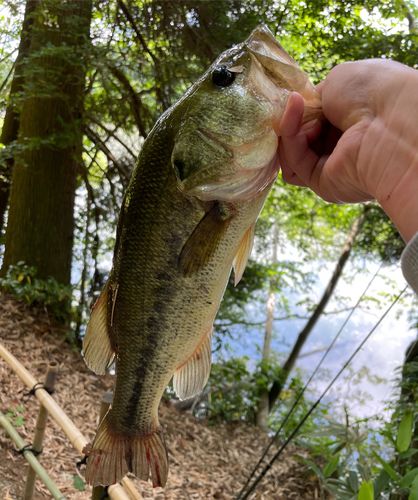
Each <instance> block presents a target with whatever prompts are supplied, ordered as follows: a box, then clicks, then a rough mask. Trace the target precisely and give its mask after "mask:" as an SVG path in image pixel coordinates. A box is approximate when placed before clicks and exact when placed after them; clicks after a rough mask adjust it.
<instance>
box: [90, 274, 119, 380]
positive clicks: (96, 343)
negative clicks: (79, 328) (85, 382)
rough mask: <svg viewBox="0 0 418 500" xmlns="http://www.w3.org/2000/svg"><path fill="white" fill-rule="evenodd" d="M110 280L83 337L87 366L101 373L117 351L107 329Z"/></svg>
mask: <svg viewBox="0 0 418 500" xmlns="http://www.w3.org/2000/svg"><path fill="white" fill-rule="evenodd" d="M108 291H109V282H107V283H106V285H105V287H104V289H103V291H102V293H101V295H100V297H99V298H98V299H97V301H96V303H95V304H94V306H93V310H92V312H91V316H90V321H89V324H88V325H87V328H86V334H85V335H84V339H83V354H84V360H85V362H86V364H87V366H88V367H89V368H90V369H91V370H93V371H94V372H95V373H97V374H99V375H104V374H105V373H106V371H107V369H108V368H109V367H110V365H111V364H112V362H113V358H114V357H115V351H114V349H113V347H112V342H111V340H110V337H109V332H108V329H107V307H108V306H107V296H108Z"/></svg>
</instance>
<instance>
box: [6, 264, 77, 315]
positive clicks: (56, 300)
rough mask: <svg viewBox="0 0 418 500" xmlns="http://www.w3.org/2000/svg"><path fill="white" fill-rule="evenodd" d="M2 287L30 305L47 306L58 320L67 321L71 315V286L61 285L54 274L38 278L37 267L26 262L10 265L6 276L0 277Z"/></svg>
mask: <svg viewBox="0 0 418 500" xmlns="http://www.w3.org/2000/svg"><path fill="white" fill-rule="evenodd" d="M0 287H1V289H2V290H3V291H4V292H7V293H11V294H13V295H15V296H16V298H17V299H18V300H22V301H24V302H26V303H27V304H28V305H29V306H31V305H39V306H45V307H47V308H48V309H49V310H50V311H51V312H53V313H54V314H55V316H56V318H57V320H58V321H61V322H66V321H67V320H68V317H69V316H70V315H71V296H72V289H71V287H70V286H64V285H60V284H59V283H57V281H56V280H55V278H53V277H52V276H51V277H49V278H48V279H47V280H41V279H38V278H36V269H35V268H34V267H30V266H27V265H26V264H25V263H24V262H18V263H17V264H16V265H15V266H10V267H9V269H8V271H7V274H6V276H5V277H4V278H0Z"/></svg>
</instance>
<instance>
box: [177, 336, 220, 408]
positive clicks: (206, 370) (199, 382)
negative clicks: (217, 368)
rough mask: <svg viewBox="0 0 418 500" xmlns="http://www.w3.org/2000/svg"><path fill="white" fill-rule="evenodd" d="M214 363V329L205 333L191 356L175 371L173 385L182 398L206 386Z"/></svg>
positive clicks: (190, 395) (197, 392) (192, 394)
mask: <svg viewBox="0 0 418 500" xmlns="http://www.w3.org/2000/svg"><path fill="white" fill-rule="evenodd" d="M211 363H212V329H211V330H210V331H209V332H208V333H207V334H206V335H205V337H204V338H203V340H202V342H201V343H200V345H199V346H198V347H197V349H196V350H195V352H194V353H193V354H192V355H191V357H190V358H189V359H188V360H187V361H186V363H184V364H183V365H182V366H180V367H179V368H178V369H177V370H176V371H175V373H174V377H173V386H174V390H175V391H176V394H177V396H178V397H179V398H180V399H187V398H191V397H192V396H195V395H196V394H199V392H200V391H201V390H202V389H203V388H204V387H205V385H206V382H207V381H208V378H209V375H210V367H211Z"/></svg>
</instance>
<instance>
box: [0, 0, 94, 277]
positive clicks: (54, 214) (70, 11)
mask: <svg viewBox="0 0 418 500" xmlns="http://www.w3.org/2000/svg"><path fill="white" fill-rule="evenodd" d="M91 8H92V2H91V0H72V1H71V2H65V3H64V2H61V1H58V0H43V1H42V2H41V1H40V0H38V1H37V2H36V15H35V22H34V26H33V29H32V37H31V47H30V57H31V60H30V66H29V65H28V75H30V76H28V77H27V80H26V82H25V86H26V92H27V96H26V98H25V100H24V103H23V107H22V113H21V117H20V129H19V139H18V148H19V154H16V157H15V165H14V171H13V184H12V190H11V196H10V209H9V218H8V226H7V231H6V246H5V254H4V262H3V268H2V274H5V272H6V270H7V269H8V267H9V266H10V265H12V264H16V263H17V262H19V261H24V262H25V263H26V264H28V265H31V266H35V267H36V268H37V276H38V277H39V278H42V279H45V278H47V277H49V276H53V277H54V278H55V279H56V280H57V281H58V282H59V283H63V284H69V283H70V278H71V257H72V245H73V226H74V221H73V211H74V196H75V189H76V178H77V167H78V163H79V161H80V159H81V147H82V133H83V123H82V122H83V88H84V80H85V71H86V69H85V67H86V63H85V61H86V54H87V53H88V46H89V40H88V39H89V26H90V18H91Z"/></svg>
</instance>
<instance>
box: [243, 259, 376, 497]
mask: <svg viewBox="0 0 418 500" xmlns="http://www.w3.org/2000/svg"><path fill="white" fill-rule="evenodd" d="M383 265H384V262H382V263H381V264H380V266H379V268H378V269H377V271H376V272H375V273H374V275H373V277H372V279H371V280H370V281H369V283H368V285H367V286H366V288H365V290H364V292H363V293H362V294H361V296H360V298H359V299H358V301H357V303H356V305H355V306H354V307H353V308H352V310H351V311H350V314H349V315H348V316H347V318H346V320H345V321H344V323H343V325H342V326H341V328H340V329H339V331H338V332H337V335H336V336H335V338H334V340H333V341H332V343H331V345H330V346H329V347H328V348H327V349H326V351H325V353H324V355H323V356H322V358H321V360H320V362H319V363H318V365H317V366H316V368H315V370H314V372H313V373H312V375H311V376H310V378H309V380H308V381H307V382H306V384H305V386H304V387H303V389H302V391H301V392H300V394H299V396H298V397H297V398H296V400H295V402H294V403H293V405H292V407H291V408H290V410H289V411H288V413H287V415H286V416H285V418H284V419H283V421H282V423H281V425H280V427H279V429H278V430H277V431H276V432H275V434H274V436H273V437H272V438H271V440H270V442H269V444H268V445H267V448H266V449H265V451H264V453H263V455H262V456H261V458H260V459H259V461H258V462H257V465H256V466H255V467H254V469H253V470H252V472H251V474H250V476H249V477H248V479H247V481H246V483H245V484H244V486H243V487H242V488H241V490H240V492H239V493H238V496H237V497H236V499H235V500H241V495H242V494H243V493H244V491H245V489H246V488H247V486H248V484H249V483H250V481H251V479H252V478H253V477H254V475H255V473H256V472H257V470H258V468H259V467H260V464H261V463H262V461H263V460H264V458H265V457H266V455H267V453H268V452H269V450H270V448H271V447H272V446H273V443H274V442H275V441H276V439H277V438H278V436H279V434H280V432H281V431H282V430H283V427H284V426H285V425H286V423H287V421H288V420H289V418H290V417H291V416H292V413H293V411H294V410H295V408H296V406H297V405H298V403H299V401H300V400H301V399H302V396H303V394H304V393H305V391H306V389H307V388H308V386H309V384H310V383H311V382H312V379H313V378H314V377H315V375H316V374H317V372H318V370H319V369H320V368H321V365H322V363H323V362H324V361H325V358H326V357H327V356H328V354H329V352H330V351H331V349H332V348H333V347H334V345H335V343H336V342H337V340H338V337H339V336H340V334H341V332H342V331H343V330H344V328H345V325H346V324H347V323H348V322H349V321H350V318H351V316H352V315H353V314H354V311H355V310H356V309H357V307H358V306H359V304H360V302H361V301H362V300H363V298H364V296H365V295H366V293H367V291H368V289H369V288H370V286H371V285H372V283H373V281H374V280H375V279H376V277H377V275H378V274H379V272H380V270H381V269H382V267H383Z"/></svg>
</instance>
